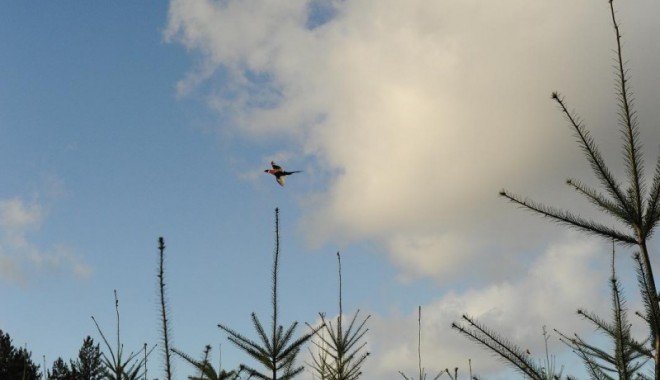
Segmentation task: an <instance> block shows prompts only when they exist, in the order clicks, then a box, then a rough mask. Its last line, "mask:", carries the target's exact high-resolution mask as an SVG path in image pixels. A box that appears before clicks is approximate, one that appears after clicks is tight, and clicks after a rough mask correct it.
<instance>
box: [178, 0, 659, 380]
mask: <svg viewBox="0 0 660 380" xmlns="http://www.w3.org/2000/svg"><path fill="white" fill-rule="evenodd" d="M170 4H171V6H170V13H169V24H168V28H167V31H166V37H167V38H168V39H169V40H170V41H178V42H179V43H182V44H183V45H184V46H186V47H187V48H189V49H191V51H194V52H195V53H196V54H198V57H199V59H200V62H199V64H198V69H196V70H195V69H193V71H191V73H190V74H189V75H188V76H187V77H186V78H184V79H183V80H182V81H181V82H180V83H179V90H180V92H182V93H185V92H189V91H195V86H199V84H200V83H203V82H207V83H211V86H210V87H211V88H212V90H211V91H208V92H206V95H207V96H208V98H207V99H208V104H209V106H210V107H212V108H213V109H215V110H217V111H218V113H219V115H220V116H221V120H223V123H222V128H233V129H234V130H235V131H239V132H240V133H243V134H244V136H246V137H248V138H252V139H254V141H255V142H260V141H264V139H265V138H267V137H269V136H274V135H277V136H278V137H282V136H285V137H286V138H288V139H289V140H288V141H289V142H290V143H291V144H290V145H289V146H288V149H289V150H290V151H295V153H296V154H295V155H292V157H301V156H305V157H311V158H313V160H314V163H313V165H314V167H315V168H316V170H317V171H318V172H322V173H325V174H328V176H327V177H326V178H328V179H327V181H328V182H327V183H325V184H324V185H323V186H319V190H317V191H316V192H314V193H311V194H303V195H301V205H303V206H304V212H303V213H302V216H301V218H302V220H301V223H300V225H301V229H302V232H303V233H304V235H305V236H307V237H308V238H309V241H310V243H311V244H323V243H327V242H334V243H337V244H342V243H350V242H353V241H360V240H370V241H373V242H376V243H377V244H379V246H380V247H381V248H382V251H383V252H384V253H385V254H387V255H388V257H389V258H390V259H391V261H392V262H393V263H395V264H396V265H397V267H398V268H400V271H401V273H400V279H402V280H404V281H411V280H415V279H418V278H422V277H427V278H433V279H434V280H436V281H437V282H438V283H439V284H442V285H449V284H455V283H460V284H464V283H465V279H466V278H467V277H469V279H470V283H471V286H472V288H470V289H468V290H465V291H461V292H449V293H447V294H445V295H443V296H442V297H441V298H440V299H438V300H436V301H434V302H433V303H431V304H429V305H425V309H427V310H428V313H427V315H433V316H434V317H429V318H428V319H426V320H425V322H424V323H425V327H424V329H425V330H427V332H428V335H427V336H433V337H437V336H441V337H443V338H441V339H445V338H444V337H447V338H446V339H447V340H446V341H442V342H431V341H428V342H426V343H425V345H426V346H427V347H429V348H428V350H429V357H435V358H446V359H447V362H446V363H447V364H446V365H451V363H459V360H463V359H464V358H458V357H457V356H456V354H457V353H461V352H464V350H463V349H464V348H466V349H467V345H469V344H470V343H469V342H466V341H465V340H464V339H463V338H460V337H458V336H457V334H454V333H448V332H447V327H448V326H449V324H450V323H451V322H452V321H455V320H457V319H458V318H460V314H461V313H464V312H467V313H469V314H471V315H473V316H475V317H478V318H480V319H483V320H485V321H486V322H488V323H490V322H493V323H495V324H496V325H497V326H500V327H501V329H502V331H503V332H505V333H511V334H512V336H514V337H516V338H521V339H522V340H523V341H524V342H526V344H529V345H530V347H532V345H533V344H536V346H534V347H533V348H534V350H536V351H540V349H539V347H540V346H539V342H540V341H542V339H541V338H540V326H541V325H542V324H543V323H544V322H542V321H544V320H547V321H553V322H554V321H561V322H562V323H563V322H564V321H566V326H565V327H566V328H565V330H566V331H579V330H580V329H581V328H584V327H583V326H582V327H578V326H577V325H573V324H571V323H572V322H571V321H573V320H574V319H575V318H574V314H573V312H574V310H575V308H576V307H577V306H579V305H580V302H583V301H584V300H590V299H594V297H595V296H597V295H598V294H599V289H602V288H603V285H604V284H605V283H606V282H605V281H604V279H603V273H606V271H603V269H602V268H601V267H593V266H591V265H589V263H590V262H591V261H590V259H591V258H593V256H594V255H598V256H599V257H600V259H599V260H596V261H598V262H601V263H602V261H600V260H603V259H602V258H603V257H606V255H603V253H604V252H598V253H597V254H596V253H595V251H596V250H595V248H594V246H592V245H591V244H592V242H587V241H582V240H579V239H576V238H575V236H573V235H571V236H572V237H571V238H570V239H569V240H562V239H564V235H562V232H561V231H562V229H561V228H551V227H549V226H548V224H547V221H539V220H537V219H538V218H536V217H533V216H529V215H525V214H523V213H520V212H519V211H517V210H515V209H513V207H512V206H511V205H509V204H506V203H505V202H504V201H502V200H498V199H497V192H498V191H499V190H500V189H501V188H502V187H506V188H507V189H510V190H513V191H514V192H519V193H522V194H529V195H530V196H533V197H534V198H535V199H537V200H539V201H542V202H545V203H548V204H551V205H556V206H560V207H564V208H568V209H571V210H572V211H574V212H576V213H580V214H586V215H590V214H589V213H590V212H591V211H590V209H589V208H585V205H586V202H579V203H578V202H576V201H577V200H578V197H576V196H575V195H574V194H572V193H571V192H570V190H569V189H567V188H565V187H564V186H563V181H564V179H565V178H566V177H576V178H580V179H583V180H584V181H585V182H587V183H591V182H590V181H592V178H593V177H592V176H591V174H590V171H589V170H590V169H589V167H588V165H587V164H586V163H585V161H584V160H583V157H582V156H581V154H580V151H579V149H577V147H576V146H575V144H574V141H573V140H574V139H573V137H572V136H571V131H570V129H569V128H568V127H567V125H566V121H565V120H564V118H563V116H562V115H561V114H560V112H559V111H558V110H557V109H556V107H555V106H554V104H553V103H552V101H551V100H550V93H551V92H552V91H555V90H559V91H560V92H561V93H562V94H564V95H565V96H566V99H567V101H568V103H569V104H570V107H571V109H573V108H575V109H576V110H577V111H578V112H579V113H580V115H581V116H582V118H583V119H584V121H585V123H586V125H587V127H588V128H590V129H591V130H592V132H593V135H594V137H595V139H596V142H597V143H598V144H599V145H600V146H601V148H602V149H603V152H604V153H605V154H604V155H605V159H606V161H607V163H608V164H610V165H611V166H612V168H613V171H614V173H615V174H617V175H618V174H620V173H621V168H622V164H621V160H619V158H620V156H619V154H618V152H620V147H619V143H618V141H619V137H620V136H619V135H618V126H617V125H616V119H617V116H616V112H617V109H616V96H615V95H614V91H613V83H614V78H613V73H612V70H611V62H612V58H613V53H612V48H613V47H614V46H615V45H614V36H613V31H612V27H611V25H610V23H611V21H610V15H609V9H608V7H607V4H606V3H604V2H601V1H582V2H572V1H568V0H560V1H553V2H547V1H546V2H539V1H536V2H530V1H520V0H504V1H498V2H488V1H479V0H463V1H425V0H409V1H405V2H401V1H397V0H378V1H375V0H349V1H339V0H336V1H329V2H327V6H326V8H324V10H323V11H322V12H321V13H322V14H321V15H319V14H318V10H317V8H316V7H315V4H316V2H315V1H309V0H294V1H288V2H274V1H268V0H246V1H234V0H224V1H210V0H201V1H196V2H189V1H185V0H171V3H170ZM618 6H619V8H621V9H619V12H618V14H619V17H620V19H621V20H622V24H623V27H624V42H625V41H636V40H640V41H642V42H645V43H646V45H640V44H634V43H632V42H631V43H625V44H624V48H625V49H626V51H625V52H626V56H627V58H629V59H630V64H629V68H630V69H631V72H632V73H633V74H634V75H633V81H632V84H633V88H634V90H635V91H636V93H637V94H639V95H640V96H638V97H637V101H636V106H637V107H638V110H639V111H640V113H639V115H640V122H641V126H642V131H641V133H642V135H643V136H644V140H645V141H646V140H647V139H648V140H650V141H659V138H660V129H658V128H647V126H649V125H651V126H653V125H655V124H657V121H658V120H660V110H659V109H658V107H656V106H655V105H654V103H653V102H654V100H653V99H654V95H653V92H654V91H657V88H659V87H660V77H658V76H657V74H656V73H655V72H656V71H657V70H655V67H657V66H658V65H660V51H658V46H657V44H653V43H652V42H650V41H649V40H648V36H651V35H657V34H658V33H660V25H659V24H657V23H655V22H653V20H651V19H650V18H649V16H648V15H650V14H657V13H658V12H659V11H660V5H659V4H658V3H657V2H651V1H644V2H640V3H636V4H633V5H625V8H624V6H623V5H622V4H618ZM315 10H316V11H315ZM636 62H637V63H636ZM206 89H207V87H205V88H204V91H206ZM656 148H657V147H656V146H648V145H647V146H645V153H651V154H652V155H655V154H657V149H656ZM612 152H616V153H615V154H611V153H612ZM279 154H282V152H281V151H280V152H279ZM651 161H652V160H651ZM608 223H609V222H608ZM537 278H544V279H545V280H544V281H536V280H535V279H537ZM558 295H561V300H562V303H561V304H557V303H556V302H555V300H556V299H557V297H558ZM521 300H524V301H521ZM376 317H377V318H374V324H376V326H375V327H373V328H372V331H374V333H373V334H371V337H372V338H373V339H374V342H373V346H374V347H375V348H376V349H377V350H378V351H379V352H380V354H379V355H374V356H373V357H374V358H375V360H374V361H373V364H372V367H371V368H372V370H374V371H379V370H383V371H385V370H386V371H390V372H388V373H392V372H391V371H396V370H399V369H408V368H411V366H412V365H414V363H415V362H416V361H415V360H413V357H414V355H415V352H416V351H415V349H414V344H413V342H414V340H413V339H412V337H414V336H415V334H414V332H415V327H414V322H415V316H414V314H411V315H405V316H392V315H389V316H380V317H378V316H376ZM555 318H556V319H555ZM567 318H568V319H567ZM548 324H549V322H548ZM393 325H396V326H402V325H405V326H408V327H409V328H408V330H410V331H411V333H410V335H409V336H408V335H407V333H406V334H403V333H402V331H401V330H402V329H401V328H399V327H397V328H396V329H394V328H392V326H393ZM523 326H527V327H523ZM529 326H536V327H537V329H536V330H525V329H527V328H529ZM552 327H561V326H552ZM404 335H405V336H404ZM383 337H386V338H385V339H383ZM408 338H409V339H408ZM379 339H380V340H379ZM400 342H409V343H408V344H406V345H401V344H399V343H400ZM534 342H536V343H534ZM447 343H448V344H447ZM470 347H472V346H470ZM487 356H488V355H487V354H484V355H483V356H479V357H478V358H479V360H478V362H482V363H491V362H492V361H489V360H488V359H487ZM378 358H380V359H378ZM473 358H476V356H475V357H473ZM442 365H445V364H442ZM486 367H487V368H494V367H490V364H489V365H487V366H486ZM427 368H428V369H429V370H430V369H436V370H439V369H442V368H444V367H437V366H431V363H429V366H428V367H427ZM394 373H396V372H394ZM379 374H384V372H379Z"/></svg>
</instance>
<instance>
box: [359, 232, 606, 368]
mask: <svg viewBox="0 0 660 380" xmlns="http://www.w3.org/2000/svg"><path fill="white" fill-rule="evenodd" d="M604 246H606V245H604V244H596V243H594V241H593V240H582V239H577V240H576V239H574V237H571V238H570V239H569V238H566V239H565V240H564V241H561V242H558V243H556V244H553V245H552V246H550V247H549V248H548V249H547V250H546V251H545V252H543V254H542V255H541V256H539V258H538V259H537V260H536V261H535V262H533V263H532V265H531V266H530V268H529V269H528V270H526V271H524V272H523V273H519V274H518V276H516V277H515V278H512V279H510V280H505V281H501V282H497V283H492V284H490V285H488V286H486V287H483V288H475V287H471V288H468V289H466V290H464V291H452V292H449V293H447V294H445V295H443V296H442V297H440V298H438V299H436V300H433V301H432V302H430V303H428V304H426V305H423V309H422V327H421V328H422V343H421V344H422V352H423V358H425V360H424V367H425V368H426V370H427V372H428V373H437V372H440V371H442V370H443V369H445V368H450V369H452V368H453V367H454V366H459V367H460V368H461V371H463V373H466V372H467V364H468V359H472V366H473V368H474V370H475V371H476V372H477V373H479V374H481V375H485V374H494V373H497V372H500V371H502V369H503V365H502V363H500V362H499V361H497V360H494V359H493V357H492V353H491V352H488V351H486V350H484V349H482V348H481V347H479V346H477V345H476V344H475V343H474V342H471V341H468V340H467V339H465V337H463V336H461V335H459V334H458V333H457V332H456V331H454V330H451V328H450V326H451V323H452V322H459V321H460V319H461V316H462V315H463V314H467V315H469V316H471V317H473V318H476V319H477V320H479V321H480V322H482V323H484V324H485V325H487V326H489V327H490V328H492V329H494V330H496V331H498V332H499V333H500V334H501V335H502V336H505V337H507V338H509V339H510V340H511V341H513V342H515V343H516V344H518V345H519V346H520V347H522V348H523V349H528V350H529V351H530V352H531V353H532V355H533V356H534V357H537V358H543V357H544V355H545V348H544V346H543V344H544V341H543V338H542V336H541V334H542V327H543V326H547V329H548V331H549V332H550V333H551V335H553V334H552V329H554V328H556V329H558V330H560V331H563V332H565V333H569V334H571V333H573V332H576V333H580V334H581V335H583V336H589V335H590V334H591V333H592V332H593V327H592V326H591V325H589V324H588V323H586V322H585V321H582V320H581V319H580V318H579V317H578V316H577V315H576V313H575V311H576V310H577V309H578V308H579V307H586V308H588V309H590V310H593V311H595V312H600V313H604V314H605V315H606V313H607V311H608V310H609V309H608V308H609V303H608V300H609V297H608V296H607V294H605V293H604V292H603V288H604V287H606V284H607V280H608V278H609V276H610V272H609V267H608V266H607V264H606V260H598V261H600V262H602V263H603V264H604V265H598V266H594V265H593V262H594V259H595V258H602V257H603V256H604V255H606V254H607V252H603V250H606V249H607V248H606V247H604ZM374 317H375V318H374V320H373V323H372V324H371V326H370V334H369V340H370V341H371V347H372V348H373V349H375V350H376V351H375V352H374V355H372V356H371V362H370V363H369V364H368V369H366V372H369V373H370V374H371V375H373V376H374V378H382V377H387V376H388V375H389V374H392V373H396V372H397V371H399V370H402V371H404V372H405V373H408V374H413V373H416V372H415V369H416V368H417V360H418V359H417V312H416V310H415V311H413V310H411V311H410V313H409V314H405V315H375V316H374ZM550 350H551V353H552V354H553V355H556V354H559V353H561V352H562V351H565V347H563V346H562V345H561V344H559V342H558V341H557V339H556V337H555V338H552V341H551V342H550ZM567 369H570V370H571V373H575V371H578V370H579V369H578V368H567ZM489 377H492V376H490V375H489Z"/></svg>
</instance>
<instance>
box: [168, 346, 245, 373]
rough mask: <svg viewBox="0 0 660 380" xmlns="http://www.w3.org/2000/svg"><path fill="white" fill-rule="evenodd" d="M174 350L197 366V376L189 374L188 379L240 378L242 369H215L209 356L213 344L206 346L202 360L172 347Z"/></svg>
mask: <svg viewBox="0 0 660 380" xmlns="http://www.w3.org/2000/svg"><path fill="white" fill-rule="evenodd" d="M172 352H174V353H175V354H176V355H178V356H179V357H180V358H182V359H183V360H185V361H186V362H188V363H189V364H190V365H192V366H193V367H195V369H196V370H197V371H198V373H199V374H198V375H197V376H188V380H238V379H240V372H241V371H240V370H239V371H238V372H237V371H233V370H232V371H229V372H227V371H225V370H223V369H222V368H219V369H218V372H216V371H215V369H214V368H213V365H212V364H211V361H210V360H209V357H210V356H211V345H207V346H206V347H204V357H203V358H202V360H198V359H195V358H193V357H192V356H190V355H188V354H186V353H184V352H182V351H180V350H177V349H176V348H172Z"/></svg>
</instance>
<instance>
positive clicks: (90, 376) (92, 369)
mask: <svg viewBox="0 0 660 380" xmlns="http://www.w3.org/2000/svg"><path fill="white" fill-rule="evenodd" d="M71 368H72V369H73V373H74V374H75V379H76V380H101V379H103V361H102V358H101V349H100V348H99V345H98V344H94V339H92V337H90V336H88V337H86V338H85V340H84V341H83V345H82V347H81V348H80V351H79V352H78V359H76V361H75V362H71Z"/></svg>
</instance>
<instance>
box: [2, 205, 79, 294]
mask: <svg viewBox="0 0 660 380" xmlns="http://www.w3.org/2000/svg"><path fill="white" fill-rule="evenodd" d="M44 218H45V211H44V208H43V206H42V205H41V204H39V203H38V202H36V201H35V202H31V203H27V202H25V201H23V200H21V199H19V198H12V199H0V279H2V280H5V281H7V282H9V283H14V284H21V285H25V284H27V283H29V281H30V279H29V277H30V273H31V272H32V271H33V270H45V271H55V272H57V271H61V270H68V271H70V272H71V273H73V274H74V275H75V276H77V277H79V278H88V277H89V276H90V275H91V267H90V266H89V265H87V264H86V263H85V262H84V261H83V260H82V259H81V258H80V257H79V255H77V254H76V253H75V251H74V250H73V249H72V248H70V247H67V246H64V245H57V246H54V247H50V248H47V249H43V248H41V247H39V245H38V244H36V243H35V242H33V241H32V240H31V239H30V232H31V231H33V230H36V229H38V228H39V227H40V225H41V223H42V222H43V220H44Z"/></svg>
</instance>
